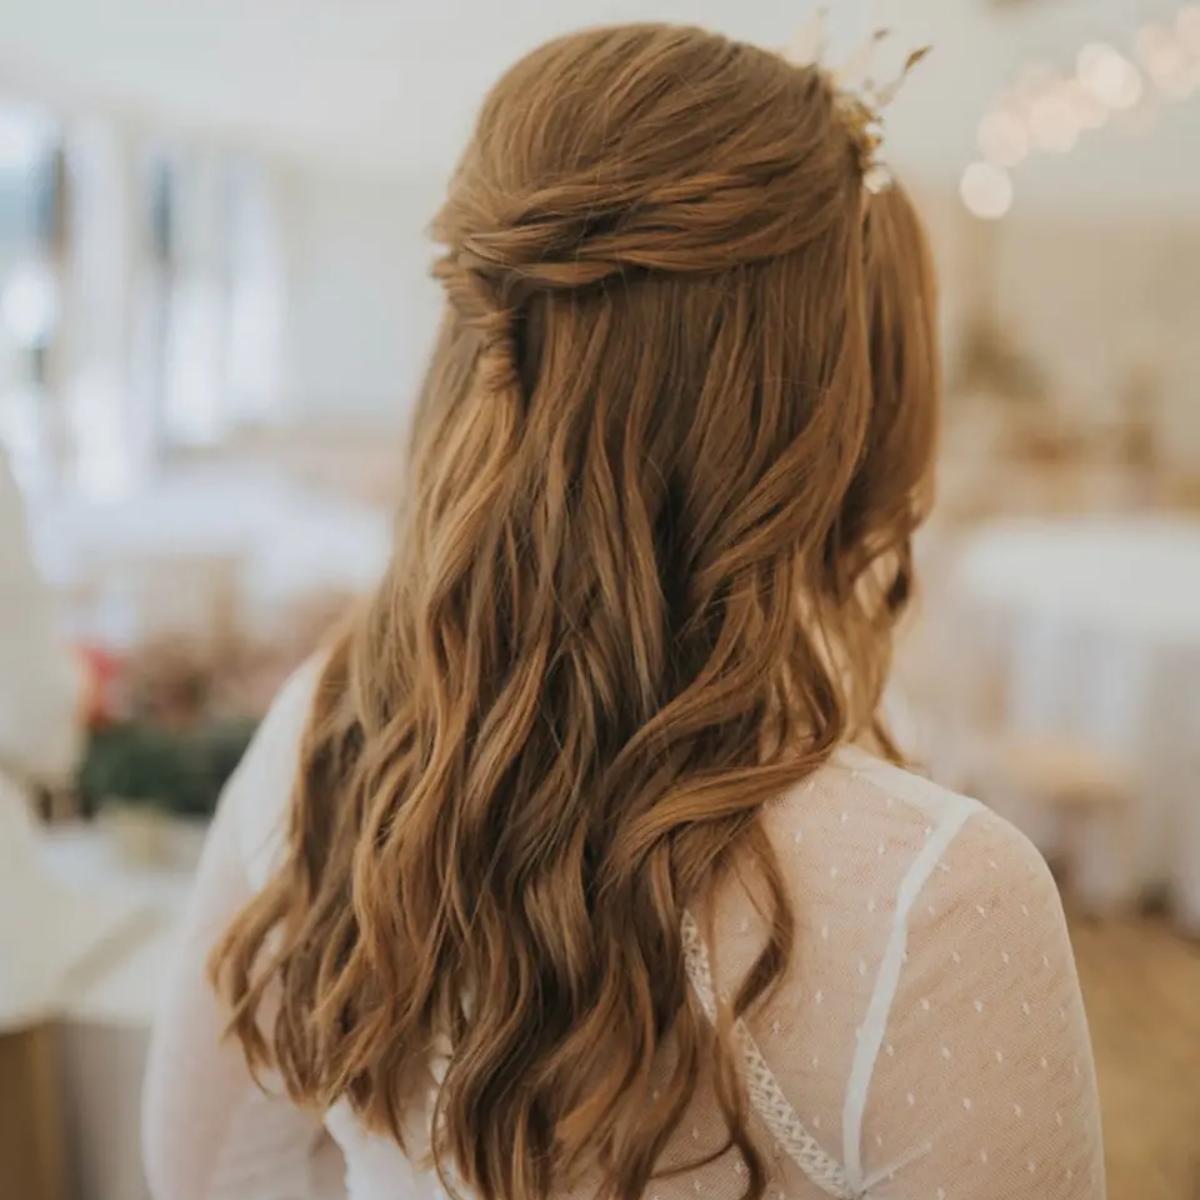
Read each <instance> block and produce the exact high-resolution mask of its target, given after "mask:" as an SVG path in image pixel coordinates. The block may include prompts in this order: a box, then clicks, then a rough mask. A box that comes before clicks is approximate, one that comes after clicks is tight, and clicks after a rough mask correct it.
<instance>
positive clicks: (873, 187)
mask: <svg viewBox="0 0 1200 1200" xmlns="http://www.w3.org/2000/svg"><path fill="white" fill-rule="evenodd" d="M828 16H829V12H828V9H825V8H819V9H818V10H817V11H816V12H815V13H814V14H813V15H812V16H811V17H810V18H809V19H808V20H807V21H805V22H804V24H803V25H802V26H801V27H800V29H799V31H798V32H797V34H796V36H795V37H794V38H793V39H792V41H791V43H790V44H789V45H788V47H787V49H786V50H784V51H783V57H784V58H785V59H786V60H787V61H788V62H790V63H791V64H792V65H793V66H796V67H816V68H818V69H819V70H822V71H825V73H826V74H827V75H828V77H829V79H830V81H831V82H832V84H833V86H834V88H835V90H836V91H837V95H838V99H839V101H840V103H841V107H842V111H843V113H844V114H845V117H846V120H847V123H848V124H849V127H850V132H851V134H852V135H853V137H854V140H855V142H856V143H857V144H858V147H859V162H860V165H861V167H862V173H863V186H864V187H865V188H866V189H867V191H868V192H870V193H871V194H872V195H876V194H878V193H879V192H883V191H886V190H887V189H888V188H889V187H891V186H892V184H893V182H894V178H893V176H892V172H891V169H890V168H889V167H888V165H887V163H886V162H884V161H883V160H882V159H881V158H880V156H879V154H880V149H881V148H882V146H883V110H884V109H885V108H886V107H887V106H888V105H889V104H890V103H891V102H892V101H893V100H894V99H895V98H896V93H897V92H899V90H900V88H901V87H902V86H903V84H904V81H905V80H906V79H907V78H908V76H909V73H910V72H911V71H912V69H913V68H914V67H915V66H916V65H917V63H919V62H920V61H921V60H922V59H923V58H924V57H925V56H926V55H927V54H928V53H929V51H930V49H931V47H929V46H922V47H921V48H920V49H919V50H914V51H913V52H912V53H911V54H910V55H909V56H908V57H907V58H906V59H905V60H904V65H903V66H902V67H901V68H900V73H899V74H898V75H897V76H896V77H895V78H894V79H892V80H891V81H890V82H889V83H886V84H879V83H876V82H875V80H874V78H873V76H872V74H871V64H872V62H873V60H874V57H875V51H876V49H877V48H878V46H879V44H880V43H881V42H882V41H884V40H885V39H886V38H887V37H888V36H889V33H890V31H889V30H887V29H877V30H876V31H875V32H874V33H872V34H871V35H870V36H869V37H868V38H867V39H866V40H865V41H864V42H863V43H862V44H861V45H859V46H858V48H857V49H856V50H855V51H854V52H853V53H852V54H851V55H850V57H849V58H847V59H846V61H845V62H844V63H843V64H842V65H841V66H840V67H836V68H828V67H826V66H825V63H824V59H825V53H826V49H827V43H828Z"/></svg>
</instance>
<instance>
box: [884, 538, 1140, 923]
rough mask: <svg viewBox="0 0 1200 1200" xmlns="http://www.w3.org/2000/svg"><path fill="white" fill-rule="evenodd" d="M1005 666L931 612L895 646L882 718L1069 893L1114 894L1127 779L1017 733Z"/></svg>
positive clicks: (992, 645)
mask: <svg viewBox="0 0 1200 1200" xmlns="http://www.w3.org/2000/svg"><path fill="white" fill-rule="evenodd" d="M945 551H946V548H945V547H942V548H941V552H940V553H936V552H935V553H934V554H933V556H932V560H931V563H932V567H933V569H932V576H933V586H934V589H935V591H934V592H932V593H931V596H932V595H945V593H944V591H943V590H942V589H939V588H938V586H937V585H938V583H939V582H942V581H943V580H944V577H942V579H939V575H940V572H939V570H938V567H939V566H943V567H944V559H943V555H944V553H945ZM927 578H928V576H927ZM1007 665H1008V664H1007V663H1006V660H1005V657H1004V651H1003V641H1002V639H993V638H991V637H990V636H989V630H988V628H987V626H986V623H983V622H979V621H975V620H972V619H970V617H969V615H968V614H964V613H962V612H956V611H951V610H950V609H948V608H947V606H945V605H939V604H937V603H936V602H934V601H932V600H931V604H930V611H927V612H925V613H924V614H923V617H922V619H920V620H918V621H917V622H915V623H914V625H913V626H912V627H911V628H909V629H907V630H906V631H905V635H904V636H903V638H902V639H901V640H900V643H899V645H898V647H897V655H896V666H895V672H894V682H893V685H892V686H891V687H890V688H889V705H888V715H889V718H896V721H895V724H896V726H897V729H898V732H899V733H900V736H901V740H902V743H903V746H904V749H906V750H911V752H912V753H913V754H914V757H915V759H916V760H917V762H918V764H922V763H923V764H925V765H926V766H927V767H928V770H929V773H930V774H931V775H932V776H933V778H935V779H936V780H937V781H938V782H940V783H942V784H943V785H945V786H947V787H951V788H953V789H955V790H957V791H961V792H964V793H966V794H967V795H971V796H974V797H975V798H976V799H978V800H980V801H982V802H983V803H985V804H987V805H988V807H989V808H992V809H993V810H994V811H996V812H998V813H999V814H1000V815H1001V816H1004V817H1005V818H1007V819H1008V820H1011V821H1012V822H1013V824H1015V825H1016V826H1017V827H1018V828H1020V829H1021V830H1022V831H1023V832H1024V833H1026V834H1027V835H1028V836H1029V837H1030V838H1031V840H1033V841H1034V842H1035V844H1037V845H1038V847H1039V849H1041V850H1042V852H1043V853H1044V854H1047V857H1048V858H1050V859H1052V860H1054V861H1055V865H1056V866H1058V867H1060V868H1061V869H1062V872H1063V874H1064V877H1065V883H1066V886H1067V888H1068V889H1070V887H1071V884H1072V882H1073V881H1076V880H1081V877H1083V876H1084V875H1085V874H1086V876H1087V878H1088V879H1089V880H1094V879H1097V878H1098V877H1099V878H1100V879H1101V881H1102V882H1107V881H1106V880H1104V877H1105V876H1108V877H1109V878H1110V880H1111V881H1112V882H1113V885H1114V886H1115V885H1116V883H1117V881H1119V880H1121V879H1123V878H1126V877H1127V874H1128V873H1127V872H1126V871H1124V870H1122V869H1119V865H1120V864H1121V863H1122V862H1123V861H1124V860H1125V859H1126V857H1127V856H1128V855H1129V854H1130V853H1131V851H1132V841H1133V838H1132V836H1131V819H1130V818H1131V814H1132V810H1133V807H1134V802H1135V800H1136V788H1135V784H1134V781H1133V771H1132V769H1131V767H1130V765H1129V764H1128V763H1127V762H1126V761H1125V760H1124V758H1123V757H1122V756H1120V755H1119V754H1116V753H1114V752H1112V751H1110V750H1107V749H1105V748H1103V747H1101V746H1098V745H1096V744H1094V743H1093V742H1091V741H1089V740H1087V739H1085V738H1082V737H1075V736H1068V735H1066V734H1059V733H1056V732H1053V731H1046V732H1038V733H1033V732H1023V731H1018V730H1015V729H1013V728H1012V727H1011V724H1010V722H1009V719H1008V718H1009V711H1008V697H1007V692H1008V686H1009V680H1008V671H1007ZM1085 864H1087V870H1086V872H1085V871H1084V865H1085ZM1106 864H1108V865H1112V868H1113V869H1112V870H1111V872H1110V871H1109V870H1108V869H1107V866H1106ZM1086 893H1087V894H1086V895H1084V894H1083V889H1081V890H1080V892H1079V893H1078V894H1077V896H1076V898H1077V900H1079V902H1080V903H1081V904H1082V905H1083V907H1085V908H1086V909H1087V910H1088V911H1091V912H1094V913H1100V912H1103V911H1106V910H1107V909H1109V908H1111V907H1113V906H1114V905H1115V904H1116V903H1117V901H1118V899H1123V898H1124V897H1120V898H1118V897H1116V896H1112V895H1109V894H1108V893H1107V892H1105V891H1104V889H1103V888H1096V887H1089V888H1087V889H1086Z"/></svg>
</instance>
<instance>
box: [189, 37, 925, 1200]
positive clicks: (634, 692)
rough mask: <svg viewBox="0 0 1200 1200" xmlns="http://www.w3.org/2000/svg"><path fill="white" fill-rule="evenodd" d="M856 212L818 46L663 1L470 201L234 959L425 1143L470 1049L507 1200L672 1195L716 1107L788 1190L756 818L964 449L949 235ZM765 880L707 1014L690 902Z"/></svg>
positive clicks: (510, 91) (834, 721)
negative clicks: (951, 322) (937, 336)
mask: <svg viewBox="0 0 1200 1200" xmlns="http://www.w3.org/2000/svg"><path fill="white" fill-rule="evenodd" d="M863 197H864V193H863V188H862V177H861V171H860V168H859V166H858V154H857V150H856V147H855V146H854V144H853V140H852V139H851V138H850V137H849V135H848V134H847V132H846V130H845V128H844V126H843V124H842V123H840V122H839V121H838V119H837V114H836V109H835V103H834V96H833V95H832V93H831V91H830V89H829V86H828V84H827V83H826V82H825V81H824V80H823V79H822V77H821V76H820V75H819V74H818V73H817V72H815V71H812V70H800V69H797V68H793V67H791V66H789V65H787V64H786V63H784V62H783V61H782V60H780V59H777V58H776V57H775V56H773V55H770V54H768V53H766V52H764V51H759V50H755V49H753V48H750V47H748V46H743V45H738V44H736V43H732V42H729V41H726V40H724V39H722V38H719V37H716V36H714V35H710V34H706V33H702V32H700V31H697V30H693V29H677V28H671V27H665V26H628V27H621V28H616V29H611V30H601V31H595V32H590V33H584V34H580V35H576V36H573V37H569V38H565V39H562V40H560V41H557V42H552V43H550V44H549V45H547V46H545V47H543V48H542V49H540V50H537V51H535V52H534V53H533V54H531V55H530V56H528V57H527V58H526V59H524V60H522V61H521V62H520V63H519V64H518V65H517V66H516V67H514V68H513V69H512V71H511V72H510V73H509V74H508V75H507V76H505V77H504V78H503V79H502V80H501V82H500V83H499V84H498V85H497V87H496V88H495V89H494V91H493V92H492V94H491V95H490V97H489V98H488V100H487V101H486V103H485V105H484V107H483V111H482V113H481V115H480V118H479V123H478V127H477V129H476V133H475V136H474V138H473V139H472V141H471V143H470V145H469V147H468V149H467V151H466V153H465V155H464V157H463V159H462V161H461V163H460V165H459V168H458V170H457V172H456V174H455V176H454V178H453V180H452V183H451V187H450V191H449V196H448V198H447V201H446V203H445V206H444V207H443V209H442V210H441V212H440V213H439V214H438V216H437V218H436V220H435V222H434V234H435V237H436V239H437V240H438V242H439V243H440V244H441V246H442V248H443V250H442V254H441V256H440V257H439V259H438V260H437V263H436V265H435V268H434V270H435V274H436V276H437V278H438V279H439V280H440V281H441V283H442V285H443V287H444V289H445V293H446V297H447V307H446V313H445V316H444V319H443V323H442V327H441V330H440V333H439V337H438V341H437V345H436V347H435V350H434V354H433V359H432V363H431V366H430V369H429V373H428V376H427V379H426V383H425V387H424V390H423V394H422V396H421V398H420V401H419V404H418V409H417V414H416V419H415V424H414V432H413V440H412V446H411V450H410V455H409V461H408V465H407V476H406V480H405V490H406V497H405V501H404V504H403V506H402V511H401V514H400V521H399V531H398V541H397V546H396V550H395V553H394V557H393V560H392V562H391V565H390V567H389V569H388V572H387V576H386V578H385V580H384V582H383V584H382V585H381V586H380V588H379V589H378V590H377V592H376V593H375V594H374V596H373V597H372V599H371V601H370V603H369V604H368V605H367V606H366V607H365V608H364V610H363V611H362V612H360V613H358V614H356V616H355V617H354V619H353V621H352V622H351V623H350V624H349V625H348V626H347V628H346V629H345V630H344V631H342V633H341V634H340V636H339V637H338V639H337V641H336V644H335V646H334V648H333V650H332V653H331V655H330V657H329V660H328V663H327V665H326V667H325V671H324V677H323V681H322V684H321V687H320V690H319V694H318V697H317V700H316V704H315V708H314V712H313V715H312V718H311V723H310V727H309V730H308V733H307V737H306V740H305V743H304V747H303V751H302V756H301V763H300V770H299V774H298V780H297V784H296V791H295V795H294V797H293V802H292V808H291V814H292V815H291V822H292V824H291V833H290V840H289V846H288V852H287V854H286V856H285V858H284V860H283V861H282V863H281V864H280V865H279V868H278V870H277V872H276V874H275V875H274V877H273V878H272V879H271V881H270V882H269V884H268V885H267V887H266V888H265V889H264V890H263V891H262V892H261V893H260V894H259V895H258V896H257V897H256V898H255V900H254V901H253V902H252V903H251V904H250V905H249V907H248V908H247V909H246V910H245V911H244V912H243V913H242V914H241V915H240V916H239V917H238V919H237V921H236V922H235V924H234V925H233V926H232V927H231V929H230V930H229V931H228V933H227V935H226V937H225V939H224V940H223V942H222V943H221V944H220V945H219V946H218V948H217V950H216V952H215V954H214V959H213V967H214V977H215V980H216V984H217V986H218V987H219V989H220V990H221V992H222V994H223V995H224V996H225V997H226V998H227V999H228V1001H229V1003H230V1006H231V1010H232V1030H233V1032H234V1033H235V1034H236V1036H237V1037H239V1038H240V1039H241V1042H242V1045H243V1047H244V1048H245V1051H246V1053H247V1056H248V1058H249V1060H250V1061H251V1063H252V1064H254V1065H255V1066H267V1065H270V1066H272V1067H276V1068H278V1069H279V1071H280V1072H281V1073H282V1076H283V1078H284V1080H285V1082H286V1084H287V1086H288V1088H289V1090H290V1092H291V1094H292V1095H293V1096H294V1097H295V1098H296V1099H298V1100H300V1101H303V1102H307V1103H310V1104H312V1105H315V1106H317V1107H319V1108H324V1107H327V1106H329V1105H331V1104H332V1103H334V1102H336V1101H338V1100H341V1099H348V1100H349V1102H350V1103H351V1104H352V1105H353V1107H354V1108H355V1110H356V1111H357V1112H358V1114H359V1115H360V1117H361V1118H362V1119H363V1120H364V1121H365V1122H366V1123H367V1124H369V1125H370V1126H372V1127H374V1128H377V1129H381V1130H385V1131H388V1132H390V1133H391V1134H392V1135H393V1136H394V1137H396V1138H397V1139H398V1140H400V1141H401V1142H402V1143H403V1142H405V1140H406V1129H407V1127H406V1117H407V1116H408V1114H409V1113H410V1112H411V1111H412V1110H414V1107H415V1106H416V1104H417V1101H418V1099H419V1096H418V1091H419V1088H420V1086H421V1084H420V1082H419V1081H420V1080H421V1079H422V1078H424V1076H423V1075H422V1069H423V1067H424V1066H425V1065H427V1063H428V1061H429V1058H430V1056H431V1054H432V1053H433V1050H434V1047H435V1046H436V1045H441V1044H446V1045H448V1047H449V1056H448V1063H447V1066H446V1071H445V1075H444V1078H443V1080H442V1082H441V1084H440V1086H439V1087H438V1089H437V1091H436V1112H435V1115H434V1119H433V1152H434V1155H435V1158H436V1161H437V1163H438V1168H439V1170H440V1171H442V1172H443V1173H444V1174H446V1175H449V1174H453V1176H454V1178H455V1180H457V1181H459V1182H460V1183H461V1184H462V1185H463V1186H465V1187H466V1188H468V1189H470V1190H471V1191H472V1192H474V1193H477V1194H479V1195H481V1196H483V1197H486V1198H487V1200H535V1198H536V1200H541V1198H543V1197H548V1196H550V1195H552V1194H557V1193H559V1192H562V1191H566V1190H568V1189H570V1188H572V1187H574V1186H577V1185H578V1184H579V1183H580V1181H581V1180H584V1179H587V1180H590V1181H591V1184H592V1186H593V1187H594V1190H595V1191H596V1194H598V1195H601V1196H606V1197H609V1196H611V1197H614V1198H615V1197H633V1196H637V1195H640V1194H641V1192H642V1191H643V1189H644V1188H645V1186H646V1184H647V1182H648V1181H649V1180H650V1179H651V1177H652V1176H653V1175H654V1173H655V1171H656V1170H657V1164H658V1162H659V1159H660V1157H661V1156H662V1153H663V1150H664V1148H665V1147H666V1146H667V1144H668V1142H669V1141H670V1139H671V1137H672V1135H673V1133H674V1131H675V1130H676V1128H677V1126H678V1125H679V1123H680V1120H681V1119H682V1116H683V1114H684V1112H685V1111H686V1110H687V1108H688V1106H689V1104H690V1103H691V1102H692V1101H693V1099H694V1098H695V1097H696V1095H697V1094H698V1092H699V1091H700V1089H710V1090H711V1092H712V1095H713V1096H714V1098H715V1102H716V1103H717V1105H718V1106H719V1108H720V1111H721V1114H722V1117H723V1120H724V1123H725V1126H726V1129H727V1133H728V1136H727V1143H726V1145H725V1147H724V1148H723V1150H722V1153H732V1154H737V1155H740V1156H741V1158H742V1159H743V1160H744V1162H745V1164H746V1166H747V1168H748V1169H747V1171H746V1173H745V1175H744V1177H743V1178H744V1179H745V1181H746V1196H747V1197H748V1198H751V1200H759V1198H760V1197H761V1196H762V1195H763V1194H764V1191H765V1188H766V1186H767V1180H768V1175H769V1169H768V1161H769V1160H768V1157H767V1156H766V1155H765V1154H764V1153H763V1151H762V1150H761V1149H760V1148H759V1146H758V1145H757V1144H756V1139H755V1136H754V1131H753V1128H752V1124H751V1119H750V1115H749V1112H748V1109H747V1103H746V1092H745V1087H744V1084H743V1082H742V1080H741V1077H740V1074H739V1070H738V1063H737V1056H736V1053H735V1047H734V1045H733V1042H732V1040H731V1034H730V1029H731V1020H732V1019H733V1018H734V1017H736V1016H739V1015H741V1014H743V1013H745V1012H746V1011H748V1010H749V1009H751V1008H752V1007H753V1006H754V1005H755V1004H756V1003H758V1002H760V1001H761V999H762V998H763V997H764V996H765V995H766V994H767V992H768V991H769V990H770V988H771V987H772V985H773V984H775V983H777V982H778V981H779V980H780V979H781V977H782V975H783V973H784V971H785V970H786V969H787V966H788V962H789V954H790V950H791V947H792V943H793V940H794V931H795V915H794V908H795V902H794V898H793V896H792V894H791V891H790V889H789V887H788V885H787V883H786V881H785V879H784V876H783V874H782V872H781V870H780V868H779V865H778V863H777V862H776V860H775V857H774V855H773V853H772V850H771V847H770V845H769V844H768V842H767V840H766V837H765V835H764V833H763V831H762V829H761V828H760V824H759V821H758V815H759V812H760V810H761V808H762V806H763V805H764V804H765V803H766V802H767V801H769V800H770V799H772V798H774V797H776V796H778V795H780V794H781V793H782V792H784V791H786V790H787V789H789V788H790V787H792V786H793V785H794V784H795V783H796V782H798V781H799V780H801V779H802V778H804V777H805V776H806V775H807V774H809V773H810V772H812V771H813V770H814V769H816V768H817V767H818V766H819V765H820V764H821V763H822V762H823V761H824V760H825V759H826V758H827V756H828V755H829V754H830V753H831V752H832V750H833V748H834V747H835V746H836V745H837V743H838V742H839V741H841V740H843V739H845V738H847V737H851V736H857V735H858V734H860V733H865V732H868V731H869V730H870V728H871V727H872V725H873V724H874V723H875V710H876V707H877V703H878V700H879V693H880V689H881V687H882V682H883V678H884V674H885V670H886V661H887V654H888V645H889V640H890V633H891V629H892V626H893V624H894V622H895V621H896V619H897V618H898V616H899V615H900V613H901V611H902V610H903V608H904V605H905V603H906V602H907V599H908V595H909V592H910V590H911V562H910V553H909V537H910V534H911V531H912V529H913V527H914V525H915V523H916V521H917V520H918V519H919V516H920V513H921V510H922V507H923V499H922V497H923V494H924V488H925V480H926V476H927V471H928V461H929V455H930V447H931V442H932V428H933V416H932V411H933V402H934V398H935V393H936V387H937V380H936V374H935V368H934V366H933V364H934V361H935V354H934V345H933V326H932V278H931V273H930V271H929V267H928V261H927V258H926V255H925V251H924V243H923V238H922V236H921V233H920V229H919V227H918V226H917V224H916V220H915V217H914V216H913V215H912V212H911V209H910V208H909V206H908V202H907V200H906V199H905V198H904V196H903V194H902V193H901V192H899V191H896V192H894V193H889V194H887V195H886V196H881V197H874V198H871V199H870V200H869V201H867V202H864V198H863ZM864 203H866V209H865V210H864ZM735 863H737V864H739V865H740V864H742V863H748V864H750V865H751V866H752V867H753V869H754V871H755V872H756V877H757V878H758V879H760V880H761V881H762V883H763V886H764V888H765V897H766V905H767V908H768V913H769V918H770V919H769V935H768V937H767V939H766V940H765V942H764V944H763V946H762V948H761V951H760V953H759V955H758V957H757V960H756V961H755V962H754V964H753V965H752V967H751V968H750V970H749V972H748V974H747V975H746V978H745V979H744V980H742V981H741V984H740V987H739V988H738V990H737V993H736V995H735V996H734V997H733V999H732V1001H731V1004H730V1011H729V1013H727V1014H726V1015H725V1017H726V1019H723V1020H721V1021H718V1023H717V1025H716V1027H715V1029H714V1028H713V1027H712V1026H710V1024H709V1023H708V1021H707V1020H706V1019H705V1017H704V1014H703V1012H702V1011H701V1010H700V1008H699V1007H698V1005H697V1004H696V1002H695V1000H694V998H693V997H691V996H690V995H689V993H688V989H687V984H686V975H685V971H684V965H683V952H682V944H681V921H682V918H683V914H684V912H685V910H686V909H688V908H689V907H693V908H697V907H702V906H703V905H704V904H705V902H706V901H707V900H708V899H710V898H711V897H712V895H713V894H714V891H715V889H716V888H717V886H718V884H719V883H720V882H721V881H722V880H723V879H724V878H725V877H726V875H727V874H728V873H729V869H730V868H731V866H733V865H734V864H735ZM268 1014H269V1019H268Z"/></svg>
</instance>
